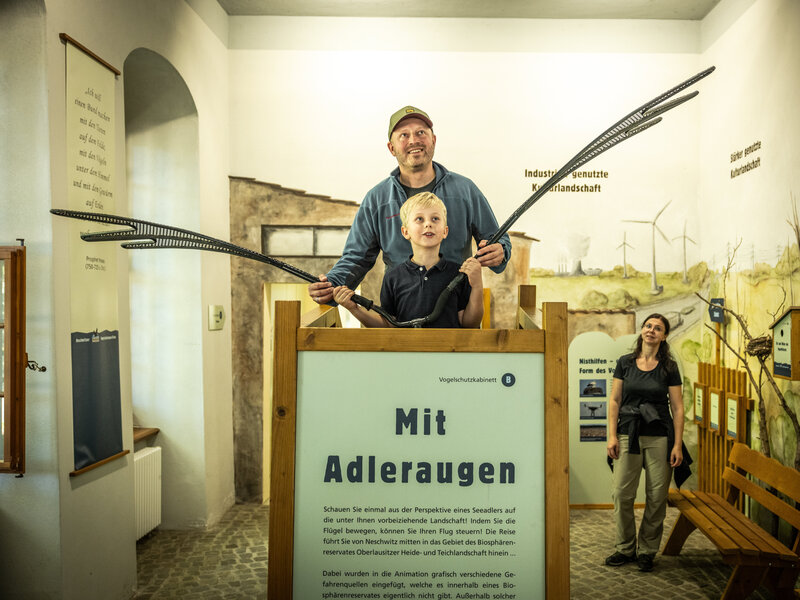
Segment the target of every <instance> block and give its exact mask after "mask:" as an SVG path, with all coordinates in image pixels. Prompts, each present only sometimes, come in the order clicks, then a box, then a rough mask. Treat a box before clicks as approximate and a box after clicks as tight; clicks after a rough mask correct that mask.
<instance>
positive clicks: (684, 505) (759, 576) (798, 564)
mask: <svg viewBox="0 0 800 600" xmlns="http://www.w3.org/2000/svg"><path fill="white" fill-rule="evenodd" d="M728 462H729V465H728V466H727V467H725V472H724V473H723V475H722V477H723V479H724V480H725V481H726V482H727V483H728V490H729V491H728V497H727V498H726V499H723V498H722V497H721V496H719V495H718V494H709V493H706V492H700V491H688V490H676V489H671V490H670V491H669V495H668V500H669V504H670V505H671V506H674V507H675V508H677V509H678V510H679V511H680V515H679V516H678V520H677V521H676V522H675V525H674V526H673V528H672V532H671V533H670V535H669V539H667V543H666V545H665V546H664V551H663V554H665V555H668V556H675V555H677V554H679V553H680V551H681V548H682V547H683V544H684V542H685V541H686V538H687V537H688V536H689V534H690V533H691V532H692V531H694V530H695V529H699V530H700V531H702V532H703V533H704V534H705V536H706V537H707V538H708V539H709V540H711V541H712V542H713V543H714V545H715V546H716V547H717V550H719V552H720V554H721V555H722V559H723V560H724V561H725V562H726V563H727V564H729V565H731V566H733V573H732V574H731V577H730V579H729V580H728V585H727V586H726V588H725V591H724V592H723V594H722V599H723V600H733V599H735V598H746V597H747V596H749V595H750V594H751V593H752V592H753V591H754V590H755V589H756V588H757V587H758V586H759V585H760V584H761V583H762V582H763V583H764V584H765V585H766V586H767V587H768V588H769V589H770V590H771V591H772V592H773V593H774V594H775V597H776V598H781V599H784V598H785V599H788V598H793V599H794V598H796V596H795V593H794V586H795V582H796V581H797V577H798V574H800V558H798V541H800V536H798V535H797V531H796V530H798V529H800V511H798V510H797V509H796V508H795V507H794V502H791V503H787V502H785V501H784V500H782V499H781V498H779V497H778V496H776V495H774V494H771V493H770V492H768V491H767V490H766V489H764V488H763V487H761V486H760V485H758V484H757V483H756V482H755V481H753V480H751V479H749V478H748V477H747V475H751V476H752V477H753V478H756V479H759V480H761V481H762V482H763V483H764V484H766V485H768V486H772V487H773V488H774V489H776V490H778V491H779V492H781V493H782V494H785V495H786V496H787V497H789V498H791V499H792V500H794V501H797V500H800V473H798V471H797V470H795V469H791V468H789V467H786V466H784V465H782V464H781V463H779V462H778V461H776V460H774V459H771V458H767V457H766V456H764V455H763V454H760V453H758V452H756V451H755V450H751V449H750V448H748V447H747V446H745V445H744V444H734V446H733V449H732V451H731V454H730V457H729V459H728ZM741 495H746V496H749V497H750V498H751V499H753V500H755V501H756V502H758V503H759V504H760V505H761V506H762V507H764V508H765V509H768V510H769V511H770V512H772V514H774V515H776V516H778V517H780V518H781V519H783V520H784V521H786V522H787V523H789V524H790V525H791V526H792V527H794V528H795V531H794V533H795V537H794V541H793V544H792V548H791V549H789V548H787V547H786V546H784V545H783V544H782V543H781V542H779V541H778V540H776V539H775V538H774V537H772V536H771V535H770V534H769V533H767V532H766V531H765V530H764V529H762V528H761V527H759V526H758V525H756V524H755V523H753V521H751V520H750V519H749V518H747V517H746V516H745V515H744V514H743V513H742V512H740V511H739V510H738V509H737V508H736V506H735V505H736V502H737V500H738V499H739V497H740V496H741Z"/></svg>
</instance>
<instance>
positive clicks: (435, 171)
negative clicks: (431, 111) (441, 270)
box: [308, 106, 511, 304]
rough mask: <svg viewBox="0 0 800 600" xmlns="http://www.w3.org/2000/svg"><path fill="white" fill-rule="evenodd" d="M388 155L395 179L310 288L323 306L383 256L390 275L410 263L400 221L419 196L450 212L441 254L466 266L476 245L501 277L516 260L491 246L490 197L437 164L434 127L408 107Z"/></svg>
mask: <svg viewBox="0 0 800 600" xmlns="http://www.w3.org/2000/svg"><path fill="white" fill-rule="evenodd" d="M387 146H388V148H389V152H391V154H392V156H394V157H395V158H396V159H397V168H396V169H395V170H394V171H392V173H391V175H390V176H389V177H388V178H386V179H384V180H383V181H381V182H380V183H379V184H378V185H376V186H375V187H374V188H372V189H371V190H370V191H369V192H367V195H366V196H365V197H364V201H363V202H362V203H361V206H360V207H359V209H358V212H357V213H356V216H355V219H354V221H353V226H352V227H351V229H350V234H349V235H348V237H347V242H346V243H345V247H344V250H343V251H342V257H341V258H340V259H339V260H338V261H337V263H336V264H335V265H334V266H333V268H332V269H331V270H330V271H329V272H328V274H327V275H320V281H319V282H317V283H312V284H310V285H309V286H308V293H309V295H310V296H311V298H313V299H314V301H316V302H317V303H319V304H326V303H328V302H330V301H331V300H332V299H333V288H334V286H341V285H346V286H347V287H349V288H350V289H355V288H356V287H358V285H359V284H360V283H361V280H362V279H364V276H365V275H366V274H367V272H368V271H369V270H370V269H371V268H372V266H373V265H374V264H375V260H376V259H377V257H378V253H379V252H380V251H381V250H382V251H383V261H384V263H385V265H386V270H387V271H388V270H390V269H391V268H392V267H394V266H395V265H397V264H400V263H403V262H405V261H406V260H407V259H408V257H409V256H410V255H411V246H410V245H409V242H408V241H407V240H406V239H405V238H404V237H403V236H402V233H401V231H400V226H399V224H398V223H397V219H398V217H399V214H400V207H401V206H402V204H403V203H404V202H405V201H406V200H407V199H408V198H409V197H410V196H413V195H414V194H418V193H420V192H434V193H435V194H436V195H437V196H438V197H439V198H441V200H442V202H444V204H445V206H446V207H447V214H448V222H449V228H450V232H449V235H448V237H447V238H446V239H445V240H444V242H443V243H442V246H441V253H442V255H443V256H444V258H446V259H447V260H449V261H450V262H453V263H456V264H461V263H462V262H464V260H465V259H466V258H468V257H470V256H471V255H472V239H475V241H476V242H478V252H477V258H478V262H480V264H481V266H483V267H490V268H491V269H492V270H493V271H494V272H496V273H501V272H502V271H503V270H504V269H505V266H506V263H507V262H508V259H509V257H510V256H511V241H510V240H509V238H508V235H504V236H503V237H502V238H501V239H500V242H499V243H495V244H491V245H487V244H486V240H487V239H488V238H489V237H491V235H492V234H493V233H494V232H495V231H497V229H499V227H498V225H497V220H496V219H495V217H494V214H493V213H492V209H491V208H490V207H489V203H488V202H487V200H486V198H485V196H484V195H483V194H482V193H481V191H480V190H479V189H478V188H477V186H476V185H475V184H474V183H473V182H472V181H471V180H469V179H467V178H466V177H463V176H461V175H458V174H457V173H453V172H451V171H448V170H447V169H446V168H445V167H443V166H442V165H441V164H439V163H436V162H434V161H433V154H434V150H435V149H436V136H435V135H434V133H433V122H432V121H431V119H430V117H429V116H428V115H427V113H425V112H424V111H422V110H420V109H418V108H416V107H413V106H406V107H404V108H401V109H400V110H398V111H397V112H396V113H394V114H393V115H392V116H391V118H390V119H389V143H388V144H387Z"/></svg>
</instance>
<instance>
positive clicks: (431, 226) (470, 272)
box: [333, 192, 483, 328]
mask: <svg viewBox="0 0 800 600" xmlns="http://www.w3.org/2000/svg"><path fill="white" fill-rule="evenodd" d="M400 221H401V223H402V226H401V228H400V231H401V232H402V234H403V237H404V238H406V239H407V240H408V241H409V242H411V250H412V252H413V254H412V255H411V257H410V258H409V259H408V260H407V261H406V262H404V263H402V264H399V265H397V266H396V267H395V268H393V269H392V270H391V271H389V272H388V273H386V275H385V276H384V278H383V286H382V287H381V307H382V308H383V309H384V310H386V311H387V312H388V313H389V314H391V315H394V316H395V318H396V319H397V320H398V321H401V322H402V321H410V320H411V319H415V318H419V317H425V316H427V315H429V314H430V313H432V312H433V307H434V305H435V304H436V300H437V299H438V298H439V294H440V293H441V292H442V290H444V288H445V287H447V284H448V283H450V282H451V281H452V280H453V278H454V277H455V276H456V275H457V274H458V273H459V272H461V273H464V274H465V275H466V276H467V277H466V280H465V281H462V283H461V285H459V286H458V287H457V288H456V289H455V290H454V291H453V293H452V294H451V295H450V298H449V300H448V303H447V305H446V306H445V308H444V310H443V311H442V314H441V315H440V316H439V318H438V319H437V320H436V321H433V322H432V323H429V324H427V325H426V327H473V328H476V327H480V324H481V319H482V318H483V278H482V275H481V265H480V263H479V262H478V261H477V260H476V259H475V258H472V257H471V258H468V259H467V260H465V261H464V263H463V264H461V265H460V266H459V265H455V264H452V263H449V262H448V261H447V260H445V259H444V258H443V257H442V256H441V254H439V247H440V246H441V243H442V240H444V239H445V238H446V237H447V231H448V229H447V209H446V208H445V206H444V203H443V202H442V201H441V200H440V199H439V198H438V197H437V196H436V195H435V194H433V193H431V192H422V193H420V194H416V195H415V196H412V197H411V198H409V199H408V200H406V201H405V202H404V203H403V205H402V206H401V207H400ZM353 293H354V292H353V290H350V289H348V288H347V287H345V286H339V287H336V288H334V290H333V299H334V300H335V301H336V302H337V303H338V304H340V305H341V306H343V307H344V308H346V309H347V310H349V311H350V312H351V313H352V314H353V316H355V317H356V319H358V320H359V321H361V323H363V324H364V325H365V326H367V327H388V326H389V324H388V323H387V322H386V320H385V319H383V317H381V316H380V315H378V314H377V313H375V312H373V311H368V310H366V309H364V308H363V307H361V306H359V305H358V304H356V303H355V302H353V301H352V299H351V298H352V296H353Z"/></svg>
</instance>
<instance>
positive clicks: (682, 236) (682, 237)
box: [672, 221, 755, 283]
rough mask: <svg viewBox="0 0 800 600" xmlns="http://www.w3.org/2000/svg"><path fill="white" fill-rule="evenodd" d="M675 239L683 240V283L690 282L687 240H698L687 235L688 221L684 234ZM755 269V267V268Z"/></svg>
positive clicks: (695, 243)
mask: <svg viewBox="0 0 800 600" xmlns="http://www.w3.org/2000/svg"><path fill="white" fill-rule="evenodd" d="M672 239H673V240H680V239H682V240H683V283H689V274H688V273H687V272H686V240H689V241H690V242H692V243H693V244H694V245H695V246H696V245H697V242H695V241H694V240H693V239H692V238H690V237H689V236H688V235H686V221H684V222H683V235H679V236H678V237H674V238H672ZM753 270H754V271H755V268H753Z"/></svg>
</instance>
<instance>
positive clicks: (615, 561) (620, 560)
mask: <svg viewBox="0 0 800 600" xmlns="http://www.w3.org/2000/svg"><path fill="white" fill-rule="evenodd" d="M634 560H636V557H635V556H628V555H627V554H623V553H622V552H614V554H612V555H611V556H609V557H608V558H606V564H607V565H608V566H609V567H621V566H622V565H625V564H627V563H629V562H633V561H634Z"/></svg>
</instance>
